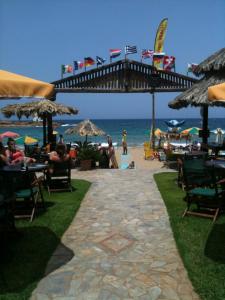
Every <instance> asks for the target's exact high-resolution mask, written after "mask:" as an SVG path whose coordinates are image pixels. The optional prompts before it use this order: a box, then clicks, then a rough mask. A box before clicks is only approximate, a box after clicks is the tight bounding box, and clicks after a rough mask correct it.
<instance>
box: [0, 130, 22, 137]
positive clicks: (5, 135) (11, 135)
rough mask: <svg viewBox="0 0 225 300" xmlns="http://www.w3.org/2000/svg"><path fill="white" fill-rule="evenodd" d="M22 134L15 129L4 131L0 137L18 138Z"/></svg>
mask: <svg viewBox="0 0 225 300" xmlns="http://www.w3.org/2000/svg"><path fill="white" fill-rule="evenodd" d="M19 136H20V135H19V134H18V133H16V132H13V131H6V132H3V133H2V134H0V138H17V137H19Z"/></svg>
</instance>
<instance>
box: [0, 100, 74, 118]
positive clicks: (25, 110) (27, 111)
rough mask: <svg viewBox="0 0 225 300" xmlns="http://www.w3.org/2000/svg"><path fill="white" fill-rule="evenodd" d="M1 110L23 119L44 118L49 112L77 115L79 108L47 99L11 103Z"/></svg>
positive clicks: (52, 113) (8, 116) (5, 113)
mask: <svg viewBox="0 0 225 300" xmlns="http://www.w3.org/2000/svg"><path fill="white" fill-rule="evenodd" d="M0 111H1V113H3V115H4V116H5V117H6V118H10V117H11V116H14V115H16V116H17V117H18V118H19V119H21V117H23V116H24V117H26V118H29V117H34V116H38V117H40V118H43V117H45V116H46V114H47V113H49V114H51V115H52V116H56V115H66V114H67V115H76V114H77V113H78V110H77V109H76V108H73V107H71V106H66V105H63V104H60V103H57V102H54V101H50V100H47V99H44V100H40V101H32V102H26V103H17V104H10V105H7V106H5V107H3V108H1V110H0Z"/></svg>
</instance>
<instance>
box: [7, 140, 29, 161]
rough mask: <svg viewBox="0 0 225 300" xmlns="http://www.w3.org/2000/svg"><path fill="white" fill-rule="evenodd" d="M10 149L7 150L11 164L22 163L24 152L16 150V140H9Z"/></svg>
mask: <svg viewBox="0 0 225 300" xmlns="http://www.w3.org/2000/svg"><path fill="white" fill-rule="evenodd" d="M7 145H8V149H6V151H5V153H6V157H7V160H8V163H9V164H12V165H15V164H17V163H21V162H23V160H24V153H23V151H21V150H19V149H17V148H16V143H15V140H14V139H12V138H9V139H8V142H7Z"/></svg>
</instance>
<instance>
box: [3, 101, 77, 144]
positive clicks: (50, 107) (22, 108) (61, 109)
mask: <svg viewBox="0 0 225 300" xmlns="http://www.w3.org/2000/svg"><path fill="white" fill-rule="evenodd" d="M0 111H1V113H2V114H3V115H4V116H5V117H7V118H10V117H11V116H14V115H16V116H17V117H18V118H19V119H20V118H21V117H23V116H25V117H26V118H29V117H33V116H38V117H41V118H42V119H43V143H44V145H45V144H46V124H45V119H46V116H47V115H48V114H50V115H52V116H56V115H66V114H67V115H75V114H77V113H78V110H77V109H76V108H74V107H71V106H66V105H63V104H60V103H57V102H53V101H50V100H47V99H44V100H40V101H32V102H26V103H17V104H10V105H7V106H5V107H3V108H1V109H0Z"/></svg>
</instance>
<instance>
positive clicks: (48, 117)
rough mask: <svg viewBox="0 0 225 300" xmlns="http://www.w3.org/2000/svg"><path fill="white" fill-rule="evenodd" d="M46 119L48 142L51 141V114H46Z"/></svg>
mask: <svg viewBox="0 0 225 300" xmlns="http://www.w3.org/2000/svg"><path fill="white" fill-rule="evenodd" d="M47 121H48V143H52V142H53V137H52V136H53V127H52V115H51V114H50V113H48V114H47Z"/></svg>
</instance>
